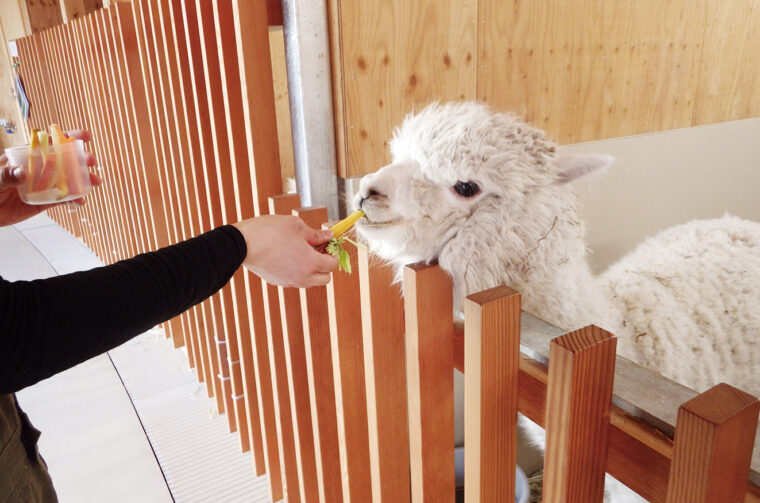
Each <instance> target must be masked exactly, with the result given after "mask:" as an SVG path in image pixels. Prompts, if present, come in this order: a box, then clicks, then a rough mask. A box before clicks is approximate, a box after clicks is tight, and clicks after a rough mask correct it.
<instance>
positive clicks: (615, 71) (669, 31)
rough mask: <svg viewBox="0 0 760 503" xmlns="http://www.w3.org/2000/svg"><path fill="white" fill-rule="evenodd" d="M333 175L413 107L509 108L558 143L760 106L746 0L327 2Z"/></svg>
mask: <svg viewBox="0 0 760 503" xmlns="http://www.w3.org/2000/svg"><path fill="white" fill-rule="evenodd" d="M328 7H329V9H328V12H329V15H330V25H331V47H332V63H333V64H332V66H333V74H334V76H333V82H334V84H335V85H334V90H335V97H334V101H335V112H336V128H337V135H336V136H337V139H338V141H337V146H338V161H339V175H340V176H341V177H351V176H358V175H361V174H366V173H371V172H374V171H375V170H377V169H378V168H379V167H381V166H383V165H384V164H386V163H387V162H388V160H389V154H388V149H387V145H385V144H384V142H387V140H388V139H389V138H390V136H391V131H392V128H394V127H395V126H397V125H398V124H399V123H400V122H401V120H402V119H403V117H404V115H405V114H407V113H409V112H411V111H412V110H413V108H414V106H415V105H420V104H422V103H427V102H429V101H433V100H444V101H445V100H452V99H467V100H473V99H477V100H478V101H481V102H484V103H487V104H489V105H490V106H492V107H494V108H495V109H497V110H500V111H514V112H517V113H518V114H519V115H521V116H523V117H524V118H525V119H527V120H528V121H530V122H531V123H533V124H534V125H536V126H538V127H540V128H542V129H544V130H546V131H547V133H548V136H549V137H550V138H552V139H555V140H557V141H559V142H560V143H576V142H583V141H590V140H598V139H604V138H613V137H620V136H627V135H634V134H642V133H649V132H654V131H662V130H667V129H674V128H685V127H693V126H698V125H702V124H709V123H714V122H721V121H728V120H736V119H742V118H749V117H757V116H758V115H760V65H758V63H757V58H756V57H755V54H756V52H757V51H756V48H757V47H758V46H760V15H758V9H760V6H758V5H757V2H756V0H739V1H735V2H721V3H720V4H715V3H713V2H709V1H706V0H700V1H697V2H688V1H685V0H676V1H670V2H665V3H663V2H659V1H656V0H643V1H632V0H624V1H619V2H589V1H580V0H575V1H570V2H561V3H557V2H553V1H550V0H538V1H534V0H516V1H514V2H495V1H492V0H477V1H475V0H473V1H467V2H449V1H433V0H426V1H420V2H403V1H400V0H391V1H381V0H374V1H369V2H361V3H355V2H339V1H337V0H333V1H331V2H330V3H329V4H328Z"/></svg>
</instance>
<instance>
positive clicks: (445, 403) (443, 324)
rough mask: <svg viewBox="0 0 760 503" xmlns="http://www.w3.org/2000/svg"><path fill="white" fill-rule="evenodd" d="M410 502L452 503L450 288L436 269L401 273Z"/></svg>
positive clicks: (411, 268) (421, 267) (419, 266)
mask: <svg viewBox="0 0 760 503" xmlns="http://www.w3.org/2000/svg"><path fill="white" fill-rule="evenodd" d="M404 309H405V311H406V368H407V397H408V402H409V451H410V456H409V460H410V467H411V483H412V484H411V485H412V501H415V502H420V503H421V502H423V501H435V502H445V501H452V502H453V501H454V496H455V494H454V492H455V487H454V351H453V339H452V327H453V325H454V314H453V296H452V283H451V278H450V277H449V275H448V274H447V273H446V272H444V271H443V270H442V269H441V268H440V267H438V266H433V265H425V264H413V265H410V266H406V268H405V269H404Z"/></svg>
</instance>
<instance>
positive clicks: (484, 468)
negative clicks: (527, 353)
mask: <svg viewBox="0 0 760 503" xmlns="http://www.w3.org/2000/svg"><path fill="white" fill-rule="evenodd" d="M464 312H465V344H466V348H465V357H466V358H467V359H466V361H465V370H466V372H465V374H464V382H465V388H464V390H465V391H464V393H465V394H464V397H465V407H464V411H465V412H464V423H465V440H464V443H465V445H466V446H467V448H466V449H465V451H464V455H465V484H464V487H465V501H467V502H478V501H479V502H483V503H487V502H494V503H499V502H503V501H510V500H511V499H512V497H513V496H514V494H515V477H514V472H515V465H516V463H517V452H516V449H515V446H516V445H517V403H518V394H517V392H518V386H517V382H518V374H519V368H520V294H519V293H517V292H516V291H514V290H512V289H510V288H507V287H497V288H493V289H490V290H485V291H483V292H479V293H476V294H473V295H470V296H468V297H467V298H466V300H465V306H464Z"/></svg>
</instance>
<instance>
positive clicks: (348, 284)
mask: <svg viewBox="0 0 760 503" xmlns="http://www.w3.org/2000/svg"><path fill="white" fill-rule="evenodd" d="M344 249H345V250H346V253H348V255H349V261H350V263H351V264H352V272H351V273H347V272H343V271H340V270H336V271H334V272H333V274H332V281H331V282H330V283H328V285H327V307H328V313H329V315H330V316H329V321H330V345H331V347H332V361H333V376H334V379H335V402H336V405H337V412H338V441H339V448H340V450H339V454H340V467H341V473H342V478H343V500H344V501H353V502H363V501H371V499H372V475H371V469H370V456H369V431H368V426H367V390H366V386H365V379H364V350H363V338H362V312H361V297H360V285H359V273H358V269H357V267H358V262H359V260H358V255H359V254H358V251H357V249H356V246H354V245H353V244H351V243H349V242H346V243H344Z"/></svg>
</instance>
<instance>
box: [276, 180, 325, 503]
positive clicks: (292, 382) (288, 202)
mask: <svg viewBox="0 0 760 503" xmlns="http://www.w3.org/2000/svg"><path fill="white" fill-rule="evenodd" d="M299 207H300V198H299V197H298V196H296V195H294V194H289V195H281V196H275V197H271V198H269V212H270V213H274V214H278V215H290V214H292V212H293V211H294V210H296V209H298V208H299ZM277 290H278V297H279V301H280V314H281V317H282V342H283V345H284V347H285V350H284V353H285V370H286V374H287V375H286V380H287V381H286V382H287V384H286V386H287V389H288V392H289V397H290V410H291V411H292V417H293V419H292V423H293V443H294V444H295V455H296V466H297V470H298V488H299V492H300V494H301V498H302V500H303V501H319V482H318V480H317V460H316V455H315V451H314V448H315V447H314V429H313V425H312V419H311V399H310V397H309V375H308V370H307V368H306V349H305V345H304V333H303V322H302V321H301V294H300V291H299V289H297V288H283V287H278V289H277Z"/></svg>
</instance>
